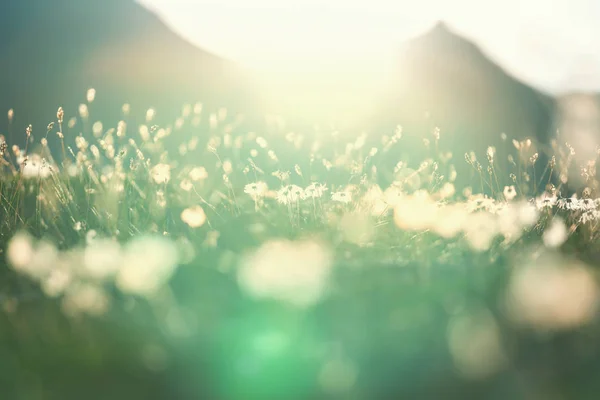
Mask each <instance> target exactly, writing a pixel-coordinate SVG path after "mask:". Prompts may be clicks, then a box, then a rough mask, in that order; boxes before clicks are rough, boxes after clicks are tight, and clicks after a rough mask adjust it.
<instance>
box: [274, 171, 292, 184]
mask: <svg viewBox="0 0 600 400" xmlns="http://www.w3.org/2000/svg"><path fill="white" fill-rule="evenodd" d="M271 175H273V176H274V177H276V178H277V179H279V180H280V181H282V182H283V181H287V180H288V179H289V177H290V172H289V171H279V170H277V171H275V172H273V173H272V174H271Z"/></svg>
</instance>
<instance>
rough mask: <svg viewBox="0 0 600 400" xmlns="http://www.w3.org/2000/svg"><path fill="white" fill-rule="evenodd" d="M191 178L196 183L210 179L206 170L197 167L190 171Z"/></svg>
mask: <svg viewBox="0 0 600 400" xmlns="http://www.w3.org/2000/svg"><path fill="white" fill-rule="evenodd" d="M189 176H190V179H191V180H193V181H194V182H197V181H202V180H204V179H206V178H208V172H206V168H204V167H195V168H193V169H192V170H191V171H190V173H189Z"/></svg>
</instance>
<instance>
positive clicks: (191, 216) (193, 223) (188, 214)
mask: <svg viewBox="0 0 600 400" xmlns="http://www.w3.org/2000/svg"><path fill="white" fill-rule="evenodd" d="M181 220H182V221H183V222H185V223H186V224H188V225H189V226H190V227H191V228H199V227H201V226H202V225H204V223H205V222H206V213H205V212H204V210H203V209H202V207H200V206H193V207H189V208H186V209H185V210H183V211H182V212H181Z"/></svg>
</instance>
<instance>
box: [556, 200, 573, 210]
mask: <svg viewBox="0 0 600 400" xmlns="http://www.w3.org/2000/svg"><path fill="white" fill-rule="evenodd" d="M556 205H557V206H558V208H560V209H563V210H578V209H579V201H578V200H577V199H576V198H574V197H568V198H564V199H560V200H558V201H557V202H556Z"/></svg>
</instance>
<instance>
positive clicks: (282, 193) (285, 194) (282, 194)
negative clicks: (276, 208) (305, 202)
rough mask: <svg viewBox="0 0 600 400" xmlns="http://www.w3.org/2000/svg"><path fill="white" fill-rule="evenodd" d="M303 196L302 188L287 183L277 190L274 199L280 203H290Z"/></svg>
mask: <svg viewBox="0 0 600 400" xmlns="http://www.w3.org/2000/svg"><path fill="white" fill-rule="evenodd" d="M302 198H304V189H302V188H301V187H300V186H297V185H287V186H284V187H282V188H281V189H279V190H278V191H277V196H276V199H277V201H278V202H279V203H281V204H290V203H295V202H297V201H299V200H300V199H302Z"/></svg>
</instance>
